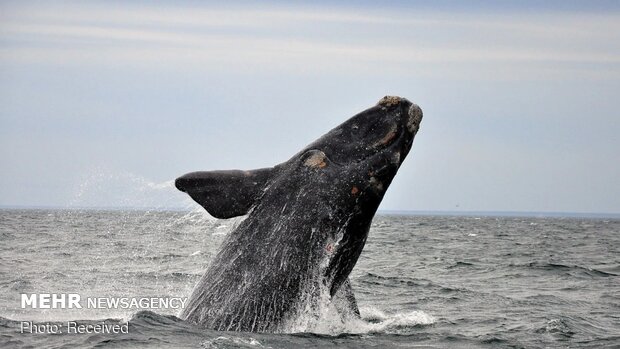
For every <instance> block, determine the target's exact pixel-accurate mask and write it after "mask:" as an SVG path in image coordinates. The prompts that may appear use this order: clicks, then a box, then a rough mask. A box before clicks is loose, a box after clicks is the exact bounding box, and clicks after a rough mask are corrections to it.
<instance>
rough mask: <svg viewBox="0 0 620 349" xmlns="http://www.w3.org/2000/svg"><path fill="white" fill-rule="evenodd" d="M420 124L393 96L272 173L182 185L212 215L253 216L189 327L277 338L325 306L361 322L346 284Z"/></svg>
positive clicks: (207, 284) (218, 176)
mask: <svg viewBox="0 0 620 349" xmlns="http://www.w3.org/2000/svg"><path fill="white" fill-rule="evenodd" d="M421 120H422V110H421V109H420V108H419V107H418V106H417V105H415V104H412V103H411V102H409V101H408V100H407V99H404V98H400V97H393V96H386V97H384V98H382V99H381V100H380V101H379V102H378V103H377V104H376V105H375V106H373V107H371V108H369V109H367V110H365V111H362V112H360V113H359V114H357V115H355V116H353V117H351V118H350V119H349V120H347V121H345V122H344V123H342V124H341V125H339V126H337V127H336V128H334V129H332V130H331V131H329V132H328V133H327V134H325V135H324V136H322V137H321V138H319V139H317V140H316V141H314V142H313V143H311V144H310V145H308V146H306V147H305V148H304V149H302V150H301V151H300V152H298V153H297V154H295V155H294V156H293V157H292V158H290V159H289V160H288V161H286V162H283V163H281V164H279V165H276V166H274V167H271V168H263V169H257V170H251V171H241V170H228V171H202V172H192V173H188V174H186V175H183V176H182V177H179V178H177V179H176V182H175V185H176V187H177V188H178V189H179V190H181V191H183V192H186V193H187V194H189V195H190V196H191V197H192V199H194V200H195V201H196V202H198V203H199V204H200V205H201V206H202V207H204V208H205V209H206V210H207V212H209V213H210V214H211V215H212V216H214V217H216V218H231V217H235V216H242V215H247V218H246V219H245V220H243V221H242V222H240V223H239V225H238V226H237V228H236V229H234V230H233V231H232V232H230V234H229V235H228V236H227V237H226V238H225V240H224V242H223V243H222V245H221V247H220V250H219V252H218V253H217V254H216V256H215V257H214V259H213V260H212V261H211V264H210V265H209V267H208V268H207V270H206V272H205V273H204V275H203V277H202V278H201V280H200V281H199V282H198V284H197V285H196V287H195V288H194V291H193V293H192V295H191V297H190V299H189V301H188V304H187V306H186V307H185V309H184V310H183V312H182V313H181V318H184V319H186V320H188V321H190V322H193V323H196V324H199V325H200V326H203V327H205V328H208V329H214V330H222V331H252V332H279V331H286V330H287V329H289V328H291V324H294V323H295V321H297V319H299V318H300V317H301V316H305V317H307V316H308V314H309V315H311V316H312V315H316V316H318V315H317V312H319V311H320V309H319V308H320V306H321V304H324V303H325V302H328V303H329V302H333V303H336V306H337V309H338V311H339V312H342V313H346V312H348V313H350V314H351V313H352V314H358V315H359V311H358V309H357V304H356V301H355V297H354V296H353V292H352V290H351V286H350V283H349V281H348V276H349V274H350V272H351V270H352V269H353V267H354V266H355V263H356V262H357V260H358V257H359V256H360V253H361V252H362V249H363V248H364V244H365V242H366V238H367V236H368V231H369V228H370V224H371V221H372V219H373V217H374V215H375V212H376V210H377V208H378V206H379V203H380V202H381V200H382V199H383V196H384V194H385V192H386V190H387V188H388V186H389V185H390V183H391V182H392V179H393V178H394V176H395V175H396V172H397V171H398V169H399V167H400V165H401V164H402V162H403V160H404V159H405V157H406V155H407V154H408V153H409V150H410V149H411V145H412V142H413V138H414V136H415V134H416V132H417V131H418V128H419V125H420V121H421Z"/></svg>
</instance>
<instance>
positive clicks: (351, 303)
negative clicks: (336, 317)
mask: <svg viewBox="0 0 620 349" xmlns="http://www.w3.org/2000/svg"><path fill="white" fill-rule="evenodd" d="M332 303H333V304H334V306H335V307H336V310H338V314H340V317H341V318H342V319H343V320H346V319H347V318H350V317H355V318H359V317H360V310H359V308H358V307H357V300H355V295H354V294H353V289H352V288H351V282H350V281H349V279H348V278H347V279H346V280H345V282H344V283H343V284H342V286H340V288H339V289H338V291H337V292H336V294H334V296H333V297H332Z"/></svg>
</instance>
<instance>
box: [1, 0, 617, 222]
mask: <svg viewBox="0 0 620 349" xmlns="http://www.w3.org/2000/svg"><path fill="white" fill-rule="evenodd" d="M385 95H399V96H402V97H406V98H408V99H409V100H411V101H412V102H414V103H416V104H418V105H420V107H421V108H422V109H423V111H424V120H423V121H422V124H421V128H420V131H419V132H418V135H417V137H416V139H415V142H414V145H413V149H412V151H411V153H410V154H409V156H408V157H407V159H406V160H405V162H404V163H403V166H402V167H401V169H400V171H399V173H398V175H397V176H396V178H395V180H394V182H393V183H392V185H391V187H390V189H389V190H388V192H387V194H386V197H385V199H384V201H383V203H382V205H381V207H380V209H382V210H415V211H528V212H532V211H536V212H583V213H620V181H619V180H618V179H619V178H620V161H618V159H619V152H620V115H619V112H618V108H617V104H618V98H619V96H620V3H618V2H615V1H598V2H597V1H546V2H543V4H540V2H539V1H519V2H501V1H499V2H487V1H472V2H460V1H433V2H416V1H413V2H380V3H376V4H375V2H340V3H338V5H333V4H332V2H327V1H325V2H323V1H318V2H312V3H311V4H310V3H307V2H261V3H257V2H256V3H255V2H237V3H233V4H225V5H224V4H218V3H213V2H198V1H196V2H174V3H173V2H157V1H155V2H141V1H137V2H116V1H109V2H75V3H74V2H62V1H54V2H28V1H17V2H12V1H4V2H1V3H0V205H2V206H36V207H42V206H53V207H159V208H168V207H182V208H190V207H193V206H192V205H195V204H193V203H191V201H190V200H189V199H188V198H187V197H186V196H185V194H183V193H180V192H177V191H176V190H175V189H174V188H173V186H172V181H173V180H174V178H176V177H178V176H180V175H182V174H184V173H187V172H190V171H197V170H223V169H253V168H261V167H268V166H273V165H275V164H277V163H280V162H283V161H286V160H287V159H288V158H290V157H291V156H292V155H293V154H295V153H296V152H297V151H298V150H300V149H301V148H303V147H304V146H305V145H306V144H308V143H310V142H312V141H313V140H314V139H316V138H318V137H319V136H321V135H322V134H324V133H325V132H327V131H329V130H330V129H331V128H333V127H334V126H336V125H338V124H339V123H341V122H342V121H344V120H346V119H347V118H349V117H350V116H353V115H354V114H356V113H357V112H360V111H362V110H364V109H366V108H368V107H371V106H373V105H374V104H375V103H376V102H377V101H378V100H379V99H380V98H381V97H383V96H385Z"/></svg>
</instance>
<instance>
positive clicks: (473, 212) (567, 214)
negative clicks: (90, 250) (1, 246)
mask: <svg viewBox="0 0 620 349" xmlns="http://www.w3.org/2000/svg"><path fill="white" fill-rule="evenodd" d="M0 210H83V211H159V212H183V211H185V212H191V211H193V209H192V208H190V207H135V206H74V207H71V206H46V205H40V206H32V205H0ZM377 214H381V215H390V216H489V217H534V218H537V217H540V218H542V217H557V218H561V217H569V218H614V219H620V213H612V212H565V211H502V210H499V211H495V210H488V211H487V210H464V211H454V210H377Z"/></svg>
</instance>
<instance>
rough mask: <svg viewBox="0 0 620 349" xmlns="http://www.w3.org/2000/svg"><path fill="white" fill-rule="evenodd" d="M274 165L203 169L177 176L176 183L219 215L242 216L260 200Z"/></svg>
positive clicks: (212, 212) (205, 207)
mask: <svg viewBox="0 0 620 349" xmlns="http://www.w3.org/2000/svg"><path fill="white" fill-rule="evenodd" d="M273 171H274V170H273V168H263V169H258V170H252V171H240V170H228V171H200V172H191V173H188V174H186V175H183V176H181V177H179V178H177V179H176V181H175V186H176V187H177V189H179V190H180V191H182V192H185V193H187V194H188V195H189V196H190V197H191V198H192V199H194V201H196V202H197V203H199V204H200V205H201V206H202V207H204V209H205V210H207V212H209V214H210V215H212V216H213V217H216V218H232V217H236V216H242V215H244V214H246V213H248V211H249V210H250V209H251V208H252V207H253V206H254V205H255V204H256V200H257V199H258V198H259V197H260V195H261V194H262V192H263V189H264V188H265V186H266V185H267V182H268V181H269V179H270V178H271V176H272V173H273Z"/></svg>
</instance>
